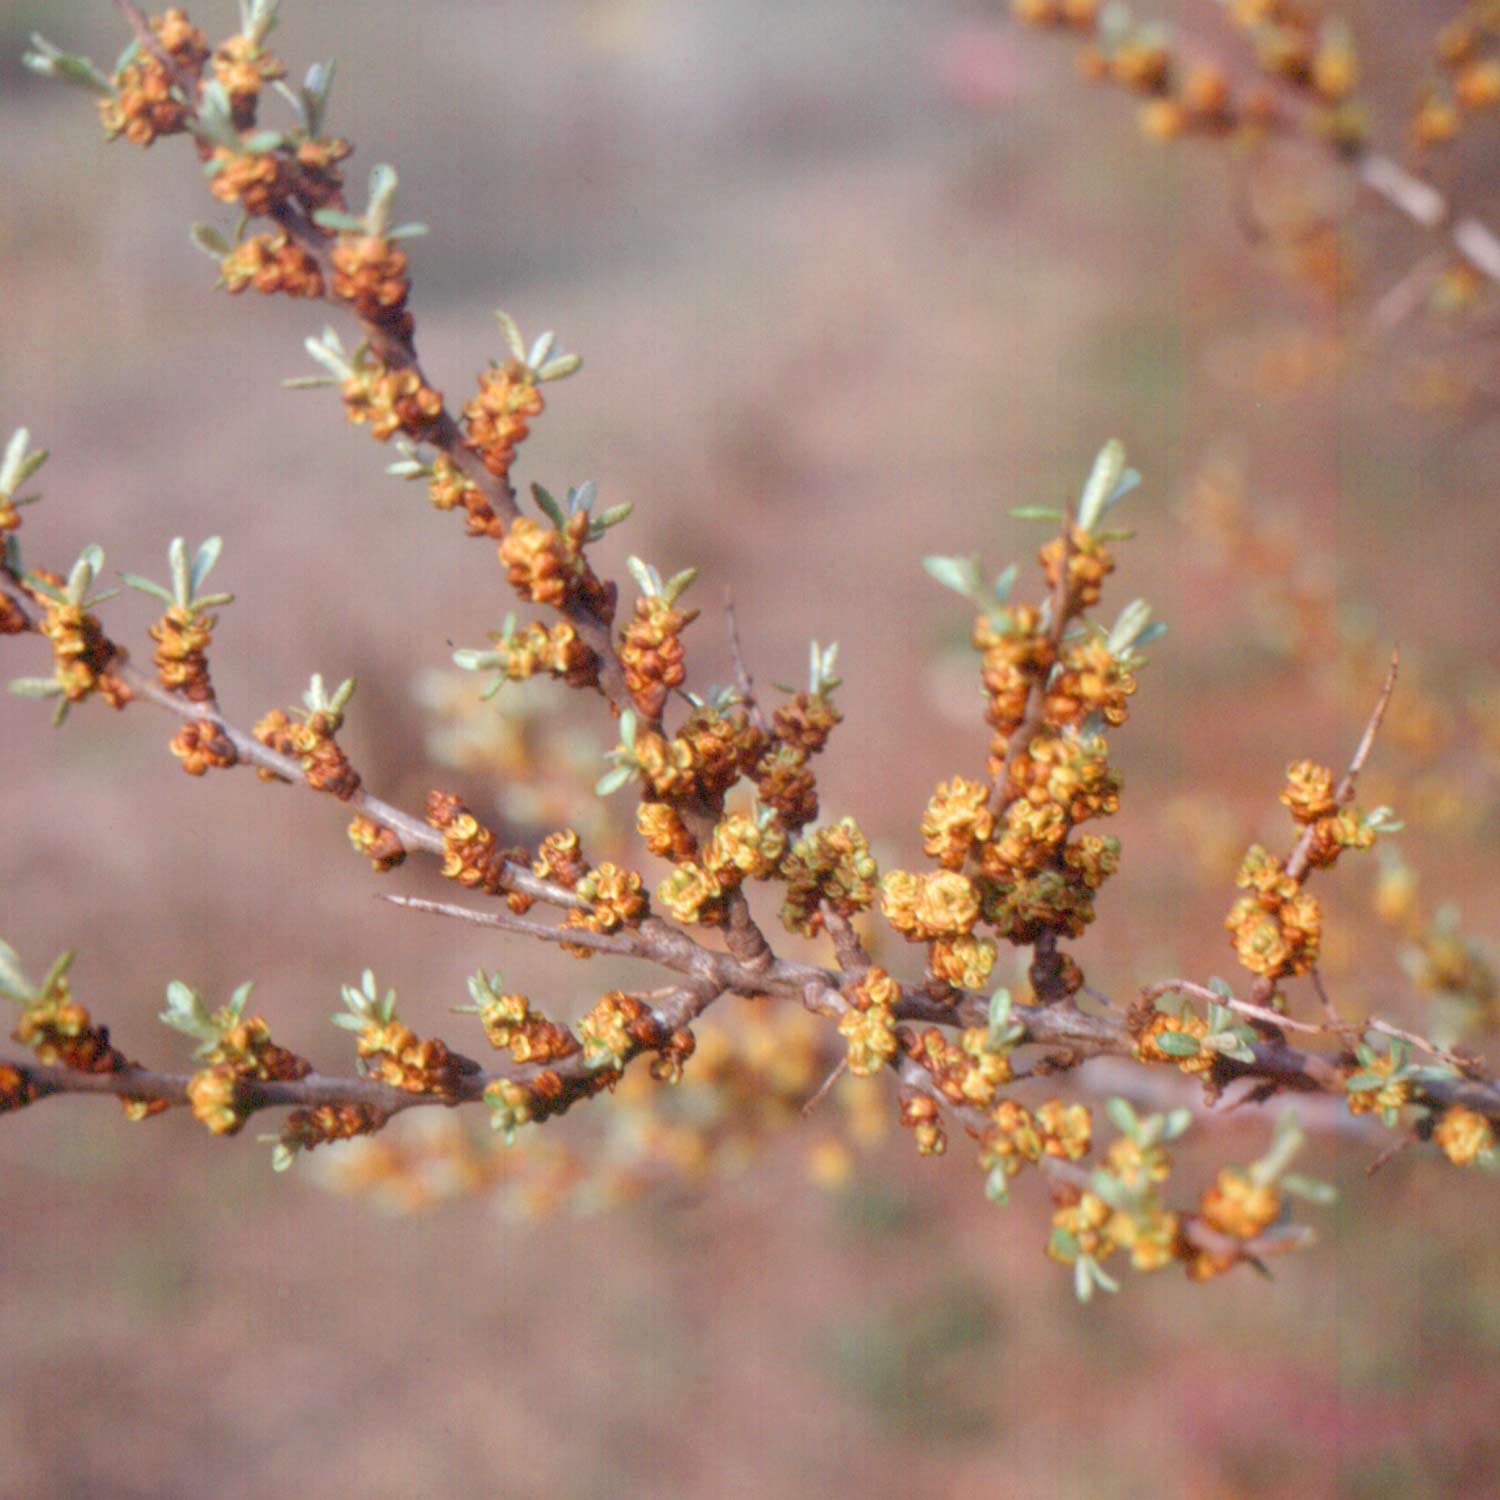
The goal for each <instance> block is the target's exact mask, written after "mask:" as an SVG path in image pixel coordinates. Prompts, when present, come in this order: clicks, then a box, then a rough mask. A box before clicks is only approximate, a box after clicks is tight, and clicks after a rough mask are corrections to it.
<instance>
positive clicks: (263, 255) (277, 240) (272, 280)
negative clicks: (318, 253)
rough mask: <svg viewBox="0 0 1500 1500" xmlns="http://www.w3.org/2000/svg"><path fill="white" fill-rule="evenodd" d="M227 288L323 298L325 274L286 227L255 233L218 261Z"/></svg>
mask: <svg viewBox="0 0 1500 1500" xmlns="http://www.w3.org/2000/svg"><path fill="white" fill-rule="evenodd" d="M219 275H220V276H221V277H222V278H223V282H224V290H225V291H227V292H230V293H234V294H238V293H240V292H243V291H244V290H245V288H246V287H253V288H254V289H255V290H256V291H257V292H264V293H266V294H267V295H270V294H272V293H275V292H282V293H284V294H285V295H286V296H288V297H321V296H322V295H323V273H322V271H321V270H320V269H319V268H318V263H317V261H316V260H314V259H313V257H312V255H311V254H309V253H308V251H306V250H304V249H303V247H302V246H301V245H299V244H298V243H297V242H296V241H295V240H292V239H289V238H288V236H287V233H286V231H285V230H284V229H275V230H271V231H269V232H266V233H262V234H252V235H250V236H248V237H247V238H245V239H243V240H241V241H240V242H239V244H237V245H236V246H235V247H234V248H233V249H232V250H231V251H230V252H229V254H228V255H226V256H225V257H224V258H223V260H222V261H220V263H219Z"/></svg>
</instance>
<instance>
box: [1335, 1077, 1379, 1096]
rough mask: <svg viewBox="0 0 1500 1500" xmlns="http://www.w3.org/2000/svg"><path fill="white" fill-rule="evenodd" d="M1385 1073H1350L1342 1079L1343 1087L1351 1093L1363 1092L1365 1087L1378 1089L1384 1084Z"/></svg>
mask: <svg viewBox="0 0 1500 1500" xmlns="http://www.w3.org/2000/svg"><path fill="white" fill-rule="evenodd" d="M1385 1082H1386V1079H1385V1075H1384V1074H1383V1073H1351V1074H1350V1075H1349V1076H1348V1077H1347V1078H1346V1079H1345V1080H1344V1087H1345V1088H1346V1089H1347V1090H1348V1091H1349V1092H1350V1093H1351V1094H1353V1093H1363V1092H1364V1091H1365V1090H1366V1089H1378V1088H1383V1087H1384V1086H1385Z"/></svg>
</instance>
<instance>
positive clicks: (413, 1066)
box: [354, 1016, 459, 1098]
mask: <svg viewBox="0 0 1500 1500" xmlns="http://www.w3.org/2000/svg"><path fill="white" fill-rule="evenodd" d="M354 1050H355V1052H356V1053H357V1054H358V1057H359V1060H360V1066H361V1068H362V1069H363V1071H364V1072H366V1073H368V1074H370V1075H371V1076H372V1077H375V1078H378V1079H380V1081H381V1082H382V1083H388V1084H390V1085H391V1087H392V1088H398V1089H402V1090H404V1091H405V1092H406V1093H408V1094H438V1095H441V1096H442V1097H444V1098H452V1097H455V1096H456V1095H457V1092H458V1078H459V1061H458V1059H457V1058H456V1057H454V1056H453V1054H452V1053H451V1052H449V1050H448V1047H447V1044H446V1043H444V1042H442V1041H440V1040H439V1039H438V1038H437V1037H428V1038H425V1039H424V1038H422V1037H419V1036H418V1035H417V1034H416V1033H415V1032H414V1031H412V1029H411V1028H410V1027H409V1026H406V1025H403V1024H402V1023H401V1022H400V1021H398V1020H396V1018H395V1017H394V1016H392V1017H390V1018H389V1019H388V1020H378V1019H375V1018H371V1019H369V1020H367V1021H366V1023H365V1024H364V1026H363V1027H362V1028H361V1029H360V1031H359V1032H358V1034H357V1035H356V1036H355V1039H354Z"/></svg>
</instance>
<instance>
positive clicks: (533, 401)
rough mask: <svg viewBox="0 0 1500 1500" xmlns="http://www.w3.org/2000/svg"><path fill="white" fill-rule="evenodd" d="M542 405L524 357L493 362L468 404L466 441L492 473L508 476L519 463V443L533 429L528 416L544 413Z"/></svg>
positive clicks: (466, 404) (538, 391) (538, 389)
mask: <svg viewBox="0 0 1500 1500" xmlns="http://www.w3.org/2000/svg"><path fill="white" fill-rule="evenodd" d="M542 406H543V401H542V393H541V390H540V388H539V387H538V385H537V381H536V376H535V374H534V373H533V372H532V371H531V370H529V369H528V368H527V367H526V366H525V365H524V364H523V363H522V362H521V361H520V360H518V359H508V360H506V361H505V363H504V364H500V365H491V366H490V368H489V369H488V370H485V371H482V372H481V373H480V375H479V390H478V392H477V393H476V394H475V395H474V396H473V397H472V398H471V399H470V400H469V401H468V402H466V403H465V405H464V442H465V444H466V446H468V447H470V448H472V449H473V450H474V451H475V452H476V453H478V455H479V456H480V458H481V459H483V460H484V466H485V468H487V469H488V470H489V471H490V473H491V474H494V475H496V476H497V477H499V478H504V477H505V475H507V474H509V473H510V466H511V464H512V463H514V462H515V456H516V445H517V444H518V443H520V442H521V441H523V440H524V439H525V437H526V435H527V433H528V432H530V430H531V429H530V427H529V425H528V423H527V420H526V419H527V418H528V417H536V416H540V415H541V412H542Z"/></svg>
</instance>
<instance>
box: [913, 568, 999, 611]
mask: <svg viewBox="0 0 1500 1500" xmlns="http://www.w3.org/2000/svg"><path fill="white" fill-rule="evenodd" d="M922 567H923V569H924V570H925V571H926V573H927V576H928V577H929V578H932V579H935V580H936V581H937V582H938V583H940V584H942V586H943V587H944V588H945V589H952V590H953V592H954V593H955V594H961V595H963V597H964V598H965V599H971V600H974V601H976V602H978V603H984V602H986V601H985V599H984V578H983V575H982V574H981V573H980V571H979V559H978V558H977V557H924V558H923V559H922Z"/></svg>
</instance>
